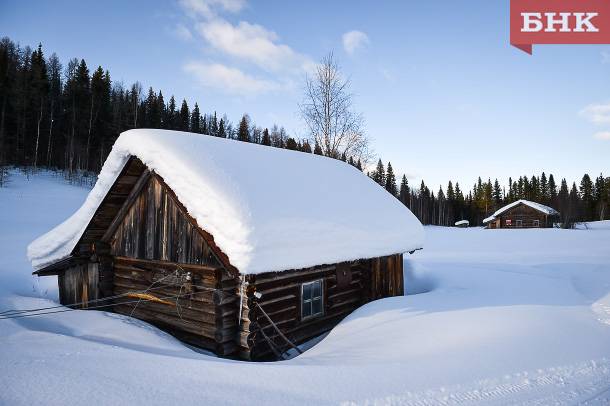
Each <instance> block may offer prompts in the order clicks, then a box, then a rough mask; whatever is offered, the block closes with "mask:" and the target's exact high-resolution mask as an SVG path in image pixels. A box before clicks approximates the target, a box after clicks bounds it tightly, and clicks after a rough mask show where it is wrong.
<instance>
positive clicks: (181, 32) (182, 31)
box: [173, 24, 193, 41]
mask: <svg viewBox="0 0 610 406" xmlns="http://www.w3.org/2000/svg"><path fill="white" fill-rule="evenodd" d="M173 33H174V35H175V36H176V37H177V38H180V39H181V40H183V41H190V40H192V39H193V34H191V31H190V30H189V29H188V28H186V27H185V26H184V25H182V24H178V25H176V27H174V30H173Z"/></svg>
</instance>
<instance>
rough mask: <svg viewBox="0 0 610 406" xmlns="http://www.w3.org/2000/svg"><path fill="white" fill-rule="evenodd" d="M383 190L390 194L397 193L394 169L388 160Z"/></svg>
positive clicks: (394, 194)
mask: <svg viewBox="0 0 610 406" xmlns="http://www.w3.org/2000/svg"><path fill="white" fill-rule="evenodd" d="M385 190H387V191H388V192H389V193H390V194H391V195H392V196H397V195H398V190H397V187H396V176H394V170H393V169H392V164H391V163H390V162H388V169H387V171H386V177H385Z"/></svg>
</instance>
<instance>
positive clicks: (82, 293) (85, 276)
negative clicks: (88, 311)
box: [57, 263, 100, 308]
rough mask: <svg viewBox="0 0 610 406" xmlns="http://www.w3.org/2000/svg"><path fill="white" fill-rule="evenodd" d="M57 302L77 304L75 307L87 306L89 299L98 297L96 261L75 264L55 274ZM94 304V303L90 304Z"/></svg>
mask: <svg viewBox="0 0 610 406" xmlns="http://www.w3.org/2000/svg"><path fill="white" fill-rule="evenodd" d="M57 280H58V284H59V302H60V303H61V304H63V305H71V304H79V305H78V306H75V307H77V308H87V307H89V305H88V303H86V302H89V301H91V300H97V299H99V298H100V290H99V286H98V281H99V273H98V264H97V263H81V264H75V265H73V266H71V267H70V268H68V269H66V270H65V272H62V273H60V274H59V275H58V276H57ZM92 306H94V304H92Z"/></svg>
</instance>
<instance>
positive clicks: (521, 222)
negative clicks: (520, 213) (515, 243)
mask: <svg viewBox="0 0 610 406" xmlns="http://www.w3.org/2000/svg"><path fill="white" fill-rule="evenodd" d="M515 227H516V228H523V220H515Z"/></svg>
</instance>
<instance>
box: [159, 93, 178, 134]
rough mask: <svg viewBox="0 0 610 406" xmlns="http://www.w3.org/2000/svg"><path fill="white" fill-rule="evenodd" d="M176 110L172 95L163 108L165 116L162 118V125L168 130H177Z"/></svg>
mask: <svg viewBox="0 0 610 406" xmlns="http://www.w3.org/2000/svg"><path fill="white" fill-rule="evenodd" d="M177 117H178V112H177V111H176V99H175V98H174V96H173V95H172V97H171V98H170V99H169V103H168V105H167V108H166V109H165V118H164V119H163V122H164V123H165V124H164V127H165V128H167V129H168V130H178V129H179V128H180V127H179V125H178V119H177Z"/></svg>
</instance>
